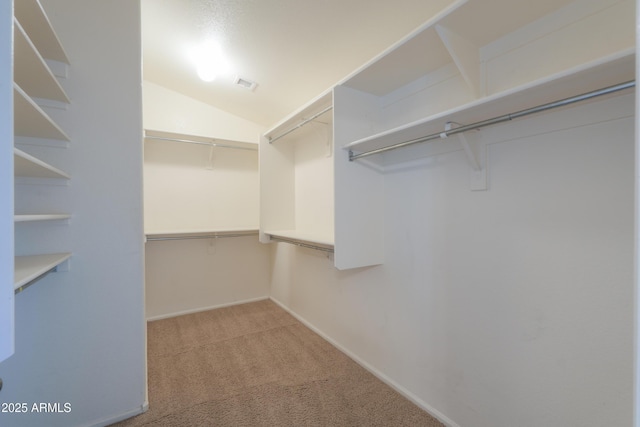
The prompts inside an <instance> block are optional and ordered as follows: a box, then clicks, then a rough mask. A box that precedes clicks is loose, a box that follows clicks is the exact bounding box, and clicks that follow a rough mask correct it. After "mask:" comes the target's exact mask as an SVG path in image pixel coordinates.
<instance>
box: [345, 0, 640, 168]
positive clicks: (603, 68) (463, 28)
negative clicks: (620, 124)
mask: <svg viewBox="0 0 640 427" xmlns="http://www.w3.org/2000/svg"><path fill="white" fill-rule="evenodd" d="M634 10H635V9H634V2H633V1H630V0H605V1H598V2H595V1H590V0H578V1H568V0H563V1H555V2H526V1H509V0H491V1H488V0H484V1H475V2H465V1H459V2H456V3H455V4H453V5H452V6H451V7H450V8H448V9H447V10H445V11H443V12H442V13H441V14H440V15H439V16H436V17H435V18H434V19H433V20H431V21H430V22H428V23H426V24H425V25H424V26H423V27H421V28H420V29H418V30H417V31H416V32H415V33H413V34H411V35H410V36H409V37H407V38H406V39H405V40H403V41H401V42H400V43H398V44H397V45H395V46H394V47H392V48H391V49H390V50H389V51H387V52H385V53H383V54H382V55H380V56H379V57H378V58H376V59H375V60H374V61H372V62H371V63H370V64H368V65H367V66H365V67H364V68H363V69H361V70H359V71H358V72H356V73H354V74H353V75H352V76H350V77H349V78H347V79H346V80H345V81H344V82H343V83H342V86H344V87H345V88H350V89H352V90H353V92H352V94H351V95H346V93H345V96H344V103H345V107H346V108H354V109H355V110H356V111H358V110H359V112H360V116H361V117H364V116H365V115H366V116H367V117H372V119H369V120H368V124H369V126H368V128H367V129H362V131H361V132H359V133H356V134H354V135H350V136H349V137H347V138H345V139H341V140H340V143H341V144H340V145H341V147H342V148H344V149H347V150H352V151H353V152H355V153H362V152H367V151H371V150H376V149H379V148H383V147H387V146H391V145H394V144H398V143H402V142H405V141H409V140H412V139H415V138H419V137H422V136H425V135H429V134H433V133H438V132H444V131H445V125H446V123H447V122H455V123H458V124H461V125H465V124H470V123H474V122H478V121H482V120H486V119H490V118H492V117H495V116H500V115H504V114H509V113H512V112H516V111H520V110H523V109H527V108H531V107H535V106H537V105H541V104H545V103H549V102H553V101H556V100H559V99H563V98H567V97H571V96H576V95H579V94H582V93H586V92H590V91H593V90H597V89H601V88H604V87H608V86H612V85H615V84H619V83H622V82H626V81H631V80H634V78H635V45H634V35H633V31H631V30H630V28H633V22H632V21H633V15H634ZM627 24H628V25H627ZM603 35H606V37H603ZM398 70H402V72H401V74H400V72H399V71H398ZM345 92H346V91H345ZM349 96H350V97H352V98H353V100H352V101H350V100H349V99H348V98H349ZM364 97H366V98H368V99H367V101H365V108H363V107H362V106H361V105H358V103H360V102H363V101H362V100H363V98H364ZM350 102H351V103H353V107H350V106H349V105H348V104H349V103H350ZM355 114H357V112H355ZM372 130H373V132H372ZM341 136H342V135H339V137H341ZM457 149H461V148H460V147H457ZM378 157H379V158H378V159H376V160H374V161H376V162H377V163H378V164H379V165H384V164H385V156H384V155H379V156H378ZM389 157H391V156H389ZM392 158H393V159H394V161H395V159H396V158H397V155H395V156H392Z"/></svg>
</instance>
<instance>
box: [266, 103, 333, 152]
mask: <svg viewBox="0 0 640 427" xmlns="http://www.w3.org/2000/svg"><path fill="white" fill-rule="evenodd" d="M331 109H333V105H329V106H328V107H327V108H325V109H324V110H322V111H320V112H319V113H317V114H314V115H313V116H311V117H309V118H308V119H304V120H303V121H302V122H300V123H298V124H297V125H295V126H294V127H292V128H291V129H289V130H288V131H286V132H283V133H281V134H280V135H278V136H276V137H273V138H269V144H271V143H272V142H275V141H277V140H279V139H280V138H282V137H283V136H287V135H289V134H290V133H291V132H293V131H294V130H296V129H300V128H301V127H302V126H304V125H306V124H307V123H309V122H312V121H314V120H315V119H317V118H318V117H320V116H321V115H323V114H324V113H326V112H327V111H331Z"/></svg>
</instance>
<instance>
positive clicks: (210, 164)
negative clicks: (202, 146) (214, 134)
mask: <svg viewBox="0 0 640 427" xmlns="http://www.w3.org/2000/svg"><path fill="white" fill-rule="evenodd" d="M214 150H215V146H214V145H213V144H211V146H210V147H209V158H208V159H207V164H206V165H205V169H206V170H213V163H214V161H215V151H214Z"/></svg>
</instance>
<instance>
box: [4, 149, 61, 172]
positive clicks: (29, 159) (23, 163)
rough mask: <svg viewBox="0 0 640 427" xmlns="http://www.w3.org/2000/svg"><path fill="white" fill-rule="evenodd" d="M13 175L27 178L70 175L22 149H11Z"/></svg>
mask: <svg viewBox="0 0 640 427" xmlns="http://www.w3.org/2000/svg"><path fill="white" fill-rule="evenodd" d="M13 166H14V175H15V176H20V177H29V178H56V179H69V178H70V176H69V175H68V174H67V173H65V172H63V171H61V170H60V169H57V168H54V167H53V166H51V165H49V164H47V163H45V162H43V161H42V160H40V159H37V158H36V157H33V156H31V155H30V154H27V153H25V152H24V151H21V150H18V149H17V148H14V149H13Z"/></svg>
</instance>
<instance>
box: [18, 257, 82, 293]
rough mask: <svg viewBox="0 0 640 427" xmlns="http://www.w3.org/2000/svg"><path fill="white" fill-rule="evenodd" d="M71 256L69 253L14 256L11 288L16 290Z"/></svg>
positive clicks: (21, 288) (19, 289)
mask: <svg viewBox="0 0 640 427" xmlns="http://www.w3.org/2000/svg"><path fill="white" fill-rule="evenodd" d="M69 258H71V254H70V253H56V254H45V255H29V256H17V257H15V270H14V279H13V289H14V290H15V291H16V293H17V292H20V291H22V290H23V289H24V288H26V287H27V286H29V285H30V284H32V283H33V282H35V281H36V280H38V279H40V278H41V277H43V276H44V275H46V274H48V273H50V272H51V271H52V270H54V269H56V268H57V267H58V266H59V265H60V264H62V263H64V262H65V261H67V260H68V259H69Z"/></svg>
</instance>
